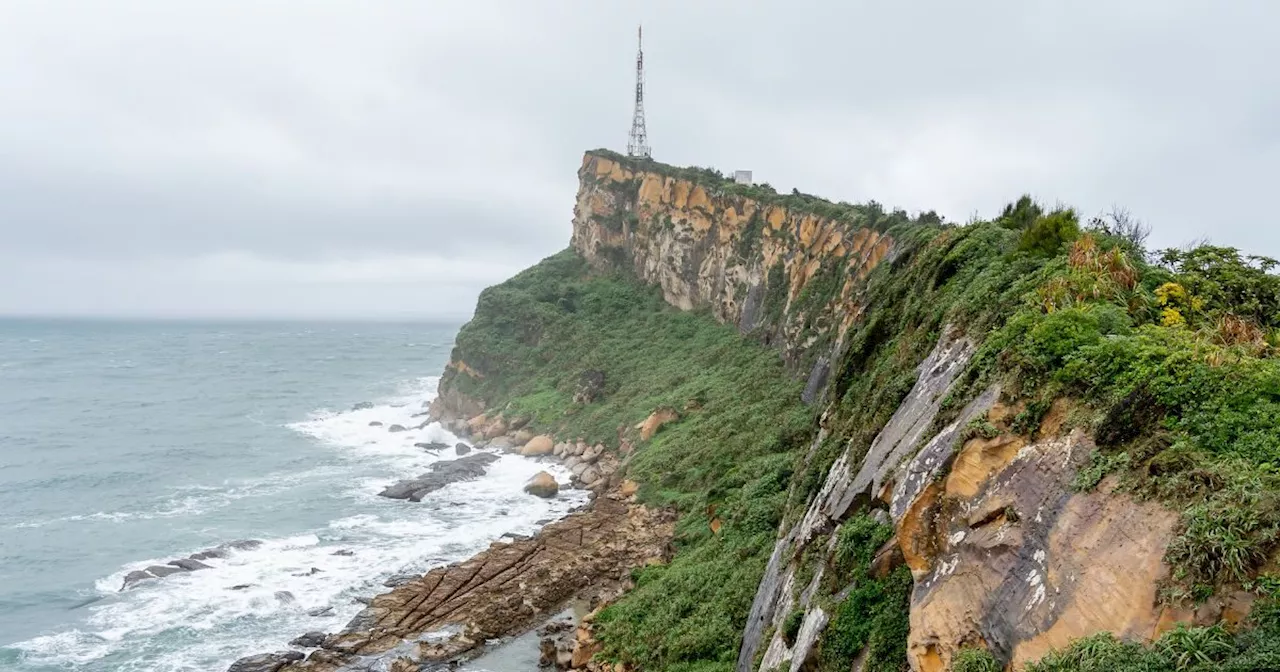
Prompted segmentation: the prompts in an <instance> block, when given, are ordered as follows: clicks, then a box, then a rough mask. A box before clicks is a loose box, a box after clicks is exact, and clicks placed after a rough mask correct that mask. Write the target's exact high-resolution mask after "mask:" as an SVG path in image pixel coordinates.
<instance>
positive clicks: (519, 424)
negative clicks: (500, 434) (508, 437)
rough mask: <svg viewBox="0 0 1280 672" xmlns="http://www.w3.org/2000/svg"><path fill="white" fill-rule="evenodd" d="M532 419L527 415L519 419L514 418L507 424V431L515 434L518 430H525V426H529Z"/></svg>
mask: <svg viewBox="0 0 1280 672" xmlns="http://www.w3.org/2000/svg"><path fill="white" fill-rule="evenodd" d="M532 419H533V418H531V417H529V416H527V415H521V416H519V417H515V418H512V419H511V420H510V421H509V422H507V431H509V432H514V431H516V430H518V429H524V426H525V425H527V424H529V421H530V420H532Z"/></svg>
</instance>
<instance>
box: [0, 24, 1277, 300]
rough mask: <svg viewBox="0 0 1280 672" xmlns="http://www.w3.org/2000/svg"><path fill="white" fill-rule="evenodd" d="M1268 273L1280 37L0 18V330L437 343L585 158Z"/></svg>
mask: <svg viewBox="0 0 1280 672" xmlns="http://www.w3.org/2000/svg"><path fill="white" fill-rule="evenodd" d="M640 22H643V23H644V26H645V65H646V74H647V84H646V106H647V113H648V130H649V137H650V142H651V144H652V146H653V152H654V158H656V159H658V160H660V161H664V162H666V163H672V164H678V165H700V166H712V167H716V168H719V169H721V170H723V171H726V172H728V171H732V170H734V169H750V170H752V171H754V174H755V178H756V179H757V181H767V182H769V183H770V184H772V185H773V186H774V187H776V188H778V189H779V190H781V191H789V190H790V189H791V188H793V187H795V188H798V189H800V190H801V191H804V192H806V193H813V194H818V195H822V196H825V197H828V198H831V199H833V200H846V201H853V202H859V201H866V200H872V199H874V200H876V201H879V202H881V203H883V204H885V205H886V206H889V207H900V208H903V209H905V210H907V211H909V212H918V211H923V210H936V211H938V212H939V213H941V214H942V215H944V216H945V217H946V218H948V219H949V220H951V221H958V222H964V221H967V220H969V219H970V218H972V217H974V216H991V215H993V214H994V213H996V212H997V211H998V210H999V209H1000V208H1001V207H1002V206H1003V204H1005V203H1006V202H1009V201H1011V200H1014V199H1016V198H1017V196H1018V195H1019V194H1022V193H1030V194H1032V195H1034V196H1035V197H1036V198H1038V199H1039V200H1041V201H1043V202H1046V203H1048V204H1056V203H1064V204H1068V205H1072V206H1074V207H1076V208H1077V210H1078V211H1080V212H1081V213H1082V214H1083V215H1085V216H1089V215H1093V214H1098V213H1100V212H1103V211H1105V210H1109V209H1110V208H1111V207H1112V206H1115V205H1119V206H1122V207H1125V208H1127V209H1128V210H1130V211H1131V212H1132V213H1133V214H1134V215H1136V216H1137V217H1139V218H1140V219H1142V220H1143V221H1145V222H1147V223H1148V224H1150V225H1151V226H1152V228H1153V229H1154V232H1153V234H1152V238H1151V244H1152V245H1154V246H1157V247H1167V246H1180V245H1184V244H1186V243H1188V242H1191V241H1193V240H1199V239H1204V238H1208V239H1209V240H1211V241H1213V242H1214V243H1216V244H1221V245H1230V246H1235V247H1240V248H1242V249H1244V250H1246V251H1248V252H1252V253H1256V254H1265V255H1269V256H1274V257H1280V227H1277V226H1276V225H1275V224H1274V223H1273V217H1274V215H1273V212H1274V210H1275V207H1274V204H1273V198H1274V195H1275V194H1276V193H1280V192H1278V190H1277V184H1276V183H1277V178H1278V177H1280V67H1276V64H1277V63H1280V40H1277V39H1275V35H1276V25H1277V24H1278V23H1280V3H1276V2H1274V1H1273V0H1234V1H1233V2H1229V3H1211V2H1203V1H1197V2H1184V1H1179V0H1130V1H1127V2H1124V3H1117V2H1109V1H1108V2H1103V1H1094V0H1088V1H1075V2H1070V3H1066V2H1061V1H1052V2H1048V1H1038V0H1017V1H1015V0H992V1H989V2H979V3H972V2H969V3H960V2H955V1H954V0H927V1H926V0H920V1H917V2H910V3H885V2H861V1H859V2H853V1H850V2H835V1H830V2H815V1H812V0H810V1H805V0H788V1H787V2H772V1H770V2H765V1H763V0H752V1H750V2H745V1H742V0H739V1H737V2H718V1H711V0H703V1H699V2H687V1H683V2H676V1H666V0H662V1H652V2H638V1H636V2H600V1H599V0H596V1H594V2H588V1H585V0H583V1H578V0H574V1H567V0H564V1H562V0H539V1H538V2H529V1H528V0H510V1H508V0H492V1H481V0H466V1H463V0H459V1H458V2H431V1H428V0H377V1H374V2H371V1H368V0H347V1H343V2H338V1H336V0H308V1H307V2H298V1H288V0H112V1H111V2H98V1H95V0H78V1H71V0H0V314H9V315H14V314H16V315H33V314H36V315H75V316H127V317H214V318H222V317H234V318H251V319H261V318H280V319H292V318H307V319H312V318H334V319H439V320H462V319H465V318H466V317H467V316H468V315H469V314H470V313H471V311H472V309H473V307H474V302H475V297H476V295H477V294H478V293H479V291H480V290H481V289H482V288H484V287H485V286H488V285H491V284H494V283H496V282H499V281H501V280H502V279H504V278H506V277H509V276H510V275H512V274H513V273H515V272H516V271H518V270H519V269H521V268H524V267H527V266H529V265H531V264H533V263H536V262H537V261H538V260H539V259H541V258H543V257H545V256H547V255H550V254H553V253H555V252H556V251H558V250H560V249H562V248H564V247H565V246H566V245H567V244H568V240H569V235H570V232H571V228H570V220H571V218H572V210H573V201H574V192H575V190H576V186H577V182H576V170H577V168H578V166H579V165H580V162H581V155H582V152H583V151H584V150H587V149H591V148H595V147H609V148H613V149H617V150H622V149H624V148H625V144H626V139H627V131H628V130H629V127H630V122H631V107H632V95H633V90H632V87H633V80H632V78H633V75H634V58H635V29H636V25H637V24H638V23H640Z"/></svg>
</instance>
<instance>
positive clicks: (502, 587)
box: [295, 494, 675, 672]
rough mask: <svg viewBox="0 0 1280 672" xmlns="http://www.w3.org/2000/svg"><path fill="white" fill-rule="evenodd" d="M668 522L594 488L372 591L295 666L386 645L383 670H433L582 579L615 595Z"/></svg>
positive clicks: (322, 666) (357, 659)
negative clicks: (553, 514) (585, 499)
mask: <svg viewBox="0 0 1280 672" xmlns="http://www.w3.org/2000/svg"><path fill="white" fill-rule="evenodd" d="M674 521H675V515H674V514H673V513H671V512H667V511H663V510H656V509H655V510H651V509H648V508H646V507H644V506H641V505H638V504H636V505H628V504H626V503H624V502H621V501H620V500H617V499H613V498H611V497H610V496H609V495H607V494H606V495H601V496H598V497H597V498H596V499H595V501H594V502H593V503H592V504H591V505H590V506H589V507H588V508H587V509H585V510H580V511H577V512H574V513H571V514H569V516H567V517H565V518H563V519H561V520H558V521H555V522H553V523H551V524H549V525H547V526H546V527H544V528H543V529H542V530H541V531H539V532H538V534H537V535H535V536H534V537H533V538H530V539H517V540H514V541H512V542H510V543H497V544H493V545H492V546H490V547H489V548H488V549H487V550H484V551H481V552H480V553H479V554H478V555H476V556H474V557H472V558H470V559H468V560H465V561H463V562H457V563H453V564H450V565H447V566H440V567H436V568H435V569H432V570H431V571H429V572H427V573H426V574H425V575H422V576H417V577H415V579H414V580H412V581H409V582H408V583H405V584H404V585H401V586H399V587H396V588H394V589H393V590H391V592H389V593H386V594H384V595H381V596H379V597H378V598H377V599H376V601H375V602H374V606H370V607H369V608H366V609H364V610H363V611H361V612H360V614H358V615H357V616H356V617H355V618H354V619H352V620H351V622H350V623H348V625H347V626H346V627H345V628H344V629H343V631H342V632H341V633H338V634H334V635H330V636H329V637H327V638H326V639H325V642H324V648H322V649H318V650H315V652H314V653H313V654H312V655H311V657H309V658H308V660H307V661H306V662H305V663H303V664H301V665H299V666H297V667H296V668H295V669H296V670H298V671H299V672H301V671H302V670H306V671H308V672H322V671H323V670H329V671H332V670H338V669H351V670H354V669H362V668H365V667H369V665H370V663H371V662H373V659H372V658H371V656H379V655H382V654H385V653H387V652H390V651H393V650H394V651H395V653H394V655H393V656H392V657H394V658H395V659H396V660H395V664H394V665H391V666H389V667H387V668H386V669H388V670H418V669H436V668H437V667H440V666H441V664H442V663H443V664H447V662H446V661H449V660H455V659H457V657H458V656H462V655H464V654H466V653H467V652H468V651H471V650H473V649H475V648H476V647H479V646H483V645H484V643H485V642H486V641H491V640H496V639H501V638H503V637H506V636H508V635H511V634H512V633H514V632H516V631H522V630H523V629H524V628H526V627H528V625H530V624H531V621H532V620H533V619H535V618H537V617H538V615H539V614H550V613H555V612H556V611H559V610H560V609H561V608H562V607H563V605H564V604H565V602H566V601H567V600H570V599H572V598H573V597H574V596H575V595H577V594H579V592H580V591H582V590H583V588H584V587H586V586H598V587H599V588H594V587H593V588H592V589H591V590H592V591H593V594H594V593H595V591H597V590H599V591H606V592H607V593H609V594H612V595H616V594H617V593H618V592H620V591H621V589H622V586H623V585H625V584H626V582H627V581H628V579H629V576H630V573H631V571H632V570H633V569H635V568H638V567H642V566H645V565H646V564H652V563H658V562H664V561H666V560H667V559H668V553H669V552H670V541H671V538H672V535H673V533H674V526H675V523H674ZM516 586H518V589H517V588H516ZM570 634H572V633H571V632H570ZM536 641H537V640H535V642H536ZM569 641H572V640H569ZM583 653H584V654H585V650H584V652H583ZM316 654H324V655H323V657H322V658H316ZM564 656H565V657H564V661H565V662H568V661H569V660H570V659H571V658H572V647H567V648H566V650H565V651H564ZM383 660H386V661H387V662H390V659H389V658H384V659H383ZM377 669H384V668H382V667H378V668H377ZM520 669H525V668H520ZM530 669H531V668H530Z"/></svg>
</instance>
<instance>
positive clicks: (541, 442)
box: [520, 434, 556, 457]
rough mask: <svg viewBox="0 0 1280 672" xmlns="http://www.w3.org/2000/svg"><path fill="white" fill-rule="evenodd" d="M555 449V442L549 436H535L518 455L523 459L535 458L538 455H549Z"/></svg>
mask: <svg viewBox="0 0 1280 672" xmlns="http://www.w3.org/2000/svg"><path fill="white" fill-rule="evenodd" d="M555 447H556V443H555V440H554V439H552V438H551V437H550V436H547V435H546V434H543V435H541V436H535V437H533V438H531V439H529V441H528V442H527V443H525V444H524V447H523V448H521V449H520V454H521V455H524V456H525V457H537V456H539V455H550V454H551V451H552V450H553V449H554V448H555Z"/></svg>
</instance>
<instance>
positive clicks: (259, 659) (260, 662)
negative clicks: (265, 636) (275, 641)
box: [227, 651, 305, 672]
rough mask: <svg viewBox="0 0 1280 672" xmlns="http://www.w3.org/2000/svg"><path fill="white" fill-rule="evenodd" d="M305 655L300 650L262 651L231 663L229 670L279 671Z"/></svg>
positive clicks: (232, 671) (228, 671)
mask: <svg viewBox="0 0 1280 672" xmlns="http://www.w3.org/2000/svg"><path fill="white" fill-rule="evenodd" d="M304 657H305V656H303V655H302V652H300V651H277V652H276V653H260V654H258V655H256V656H246V657H244V658H241V659H240V660H237V661H236V662H234V663H231V667H228V668H227V672H278V670H280V669H281V668H283V667H284V666H286V665H288V664H289V663H292V662H295V661H299V660H302V659H303V658H304Z"/></svg>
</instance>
